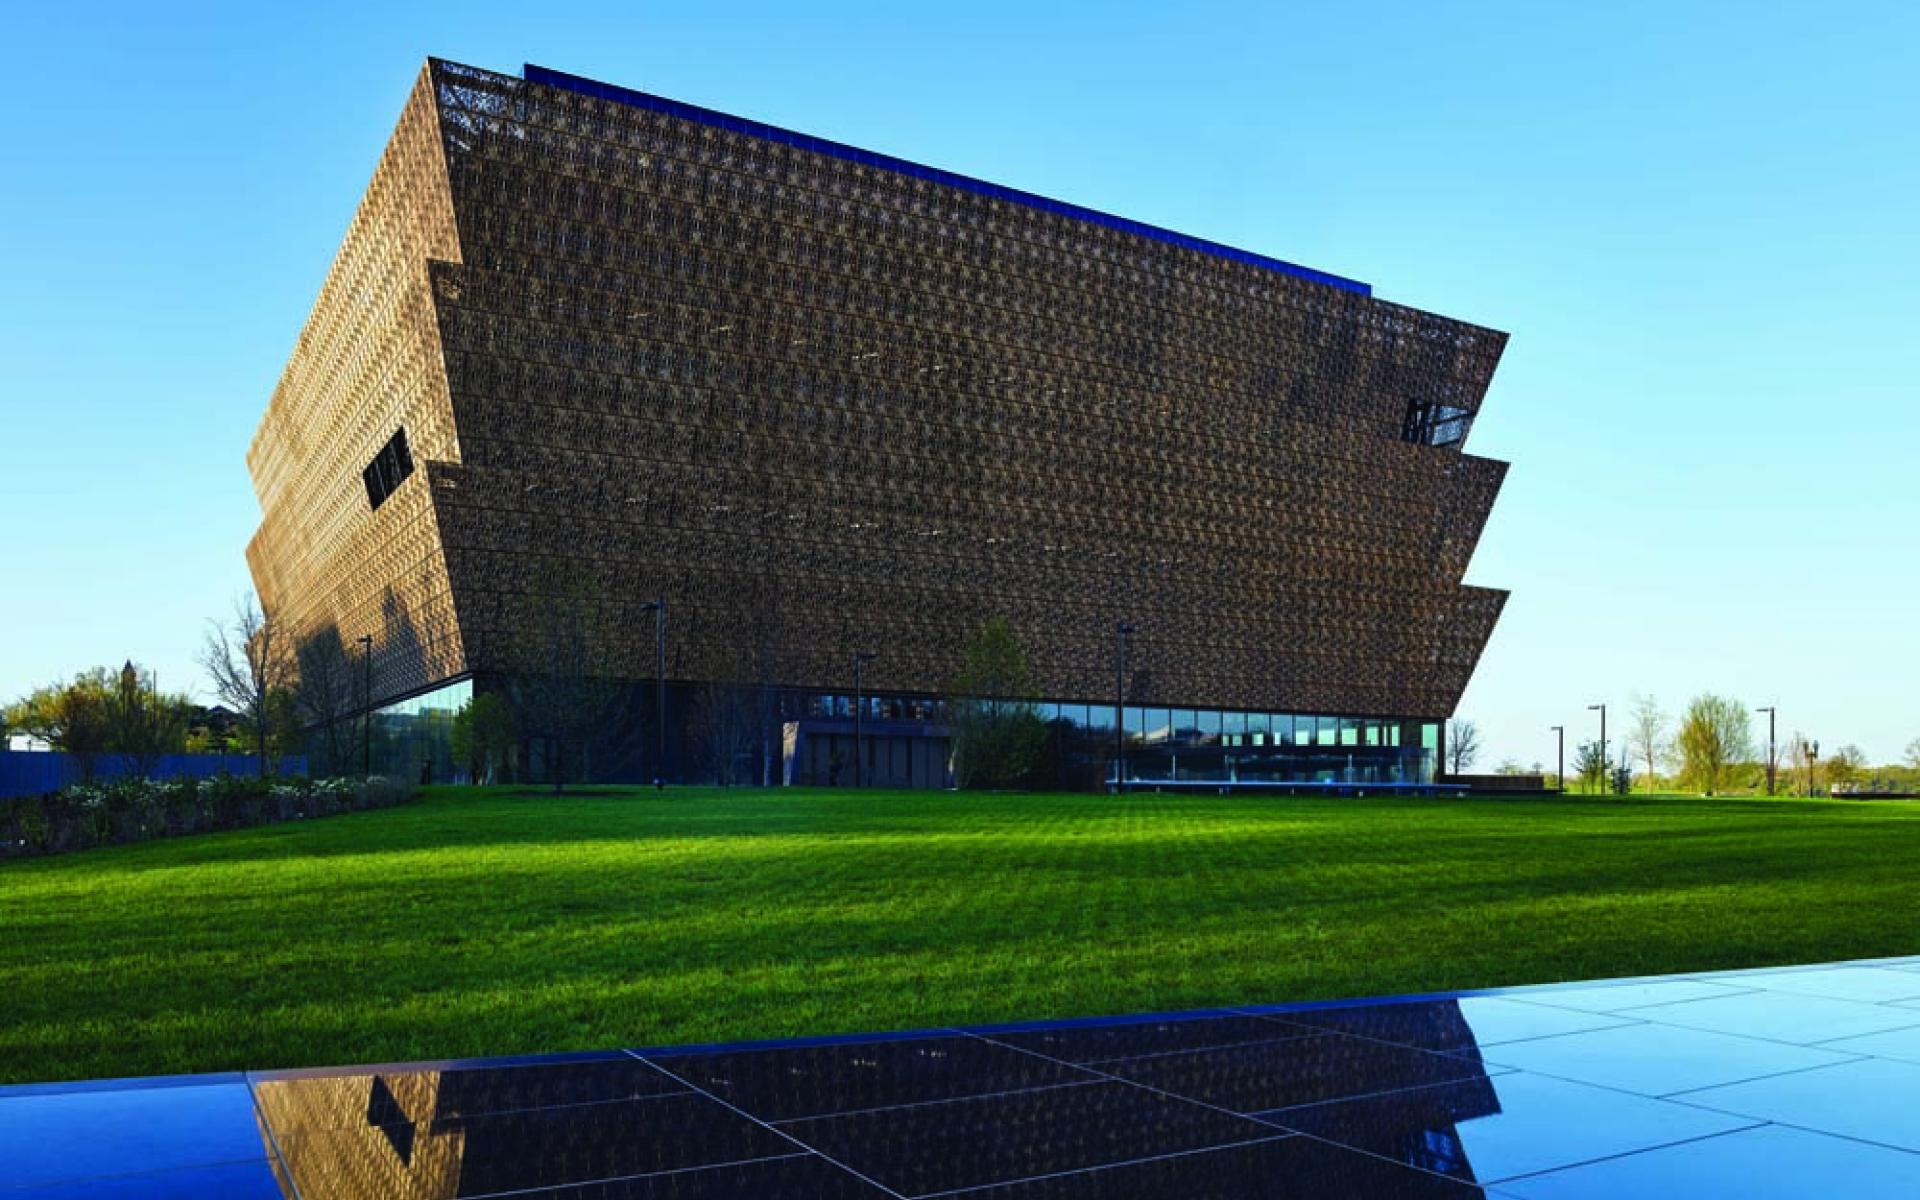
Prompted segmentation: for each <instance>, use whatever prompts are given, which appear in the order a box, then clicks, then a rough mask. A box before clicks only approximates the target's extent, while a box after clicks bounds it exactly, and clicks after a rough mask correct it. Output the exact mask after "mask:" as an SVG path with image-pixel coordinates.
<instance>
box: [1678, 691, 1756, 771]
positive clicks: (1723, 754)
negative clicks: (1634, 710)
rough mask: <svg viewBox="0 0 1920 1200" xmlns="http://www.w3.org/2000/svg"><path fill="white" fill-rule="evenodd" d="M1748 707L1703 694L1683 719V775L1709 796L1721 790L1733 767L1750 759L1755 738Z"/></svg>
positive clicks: (1680, 742)
mask: <svg viewBox="0 0 1920 1200" xmlns="http://www.w3.org/2000/svg"><path fill="white" fill-rule="evenodd" d="M1747 722H1748V716H1747V706H1746V705H1744V704H1741V703H1740V702H1739V701H1737V700H1734V699H1731V698H1729V697H1726V696H1716V695H1714V694H1713V693H1712V692H1703V693H1701V694H1700V695H1698V696H1695V697H1694V698H1693V700H1692V702H1691V703H1689V704H1688V705H1687V711H1686V714H1685V715H1684V716H1682V717H1681V718H1680V736H1679V738H1678V746H1679V750H1680V774H1681V777H1682V778H1683V779H1685V780H1687V781H1688V782H1689V783H1691V784H1693V785H1694V786H1696V787H1698V788H1699V789H1700V790H1701V791H1702V792H1703V793H1705V794H1706V795H1709V796H1711V795H1713V794H1714V793H1715V792H1717V791H1718V790H1719V789H1720V784H1721V782H1722V780H1723V779H1724V778H1725V776H1726V772H1727V767H1728V765H1729V764H1731V763H1735V762H1738V761H1740V760H1741V759H1744V758H1747V757H1749V756H1751V754H1752V753H1753V735H1752V733H1751V731H1750V730H1749V727H1748V723H1747Z"/></svg>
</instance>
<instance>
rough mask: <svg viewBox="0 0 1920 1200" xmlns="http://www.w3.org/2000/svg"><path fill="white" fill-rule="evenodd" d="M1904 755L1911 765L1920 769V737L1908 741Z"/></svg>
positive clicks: (1917, 769)
mask: <svg viewBox="0 0 1920 1200" xmlns="http://www.w3.org/2000/svg"><path fill="white" fill-rule="evenodd" d="M1904 757H1905V759H1906V762H1907V765H1908V766H1909V767H1912V768H1913V769H1914V770H1916V771H1920V737H1917V738H1915V739H1913V740H1912V741H1910V742H1908V743H1907V750H1906V754H1905V755H1904Z"/></svg>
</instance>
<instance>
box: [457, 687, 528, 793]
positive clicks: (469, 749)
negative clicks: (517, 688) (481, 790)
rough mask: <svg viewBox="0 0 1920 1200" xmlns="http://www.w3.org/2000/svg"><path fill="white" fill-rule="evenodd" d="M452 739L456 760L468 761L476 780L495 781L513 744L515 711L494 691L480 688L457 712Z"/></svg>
mask: <svg viewBox="0 0 1920 1200" xmlns="http://www.w3.org/2000/svg"><path fill="white" fill-rule="evenodd" d="M448 742H449V744H450V748H451V750H452V752H453V761H454V762H455V763H464V764H466V767H467V778H469V779H471V780H472V781H473V782H474V783H492V782H493V781H494V778H495V771H496V768H497V767H498V766H499V765H500V764H501V763H502V762H504V761H505V759H506V756H507V750H508V749H509V748H510V747H512V745H513V713H512V711H511V710H509V709H508V708H507V702H506V701H505V700H502V699H501V698H500V697H499V695H497V694H496V693H494V692H480V693H479V694H477V695H475V696H474V698H473V699H471V700H469V701H467V702H466V703H465V704H462V705H461V706H460V710H459V711H458V712H456V713H454V714H453V728H452V729H451V730H450V731H449V735H448Z"/></svg>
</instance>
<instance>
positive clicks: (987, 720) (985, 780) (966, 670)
mask: <svg viewBox="0 0 1920 1200" xmlns="http://www.w3.org/2000/svg"><path fill="white" fill-rule="evenodd" d="M951 692H952V696H951V698H950V699H949V700H948V702H947V727H948V730H949V731H950V734H951V736H952V738H953V764H954V774H955V776H956V777H957V780H958V782H959V784H960V786H961V787H965V788H1004V787H1009V786H1011V785H1013V784H1015V783H1018V782H1019V781H1020V780H1022V779H1024V778H1026V776H1027V775H1028V774H1029V773H1030V772H1031V771H1032V770H1033V768H1034V765H1035V764H1036V763H1037V762H1038V761H1039V758H1040V751H1041V748H1042V747H1043V746H1044V745H1045V743H1046V737H1047V730H1046V726H1045V725H1044V724H1043V723H1042V722H1041V720H1040V710H1039V708H1038V707H1037V706H1035V704H1034V703H1033V701H1032V699H1031V695H1032V690H1031V681H1030V677H1029V675H1028V671H1027V654H1026V650H1025V649H1024V648H1023V647H1022V646H1021V645H1020V639H1019V638H1018V637H1017V636H1015V634H1014V632H1013V627H1012V626H1011V625H1009V624H1008V623H1007V621H1006V619H1005V618H1003V617H995V618H993V619H992V620H990V621H988V622H987V623H986V624H985V625H983V626H981V627H980V632H979V633H977V634H976V635H974V638H973V641H972V642H970V643H969V644H968V645H967V649H966V654H965V657H964V659H963V660H962V663H961V667H960V671H959V673H958V674H957V675H955V676H954V678H953V685H952V688H951Z"/></svg>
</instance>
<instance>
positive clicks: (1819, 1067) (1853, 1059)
mask: <svg viewBox="0 0 1920 1200" xmlns="http://www.w3.org/2000/svg"><path fill="white" fill-rule="evenodd" d="M1872 1057H1873V1055H1871V1054H1855V1055H1851V1056H1849V1057H1847V1058H1844V1059H1842V1060H1841V1061H1839V1062H1830V1063H1815V1064H1814V1065H1812V1066H1810V1067H1788V1068H1787V1069H1786V1070H1784V1071H1765V1072H1762V1073H1761V1074H1759V1075H1747V1076H1743V1077H1742V1078H1739V1079H1729V1080H1727V1081H1726V1082H1725V1083H1706V1084H1702V1085H1700V1086H1699V1087H1690V1088H1680V1089H1678V1090H1676V1091H1671V1092H1661V1093H1660V1094H1659V1095H1658V1096H1656V1097H1654V1099H1656V1100H1671V1099H1673V1098H1675V1097H1676V1096H1689V1095H1692V1094H1693V1093H1694V1092H1710V1091H1712V1090H1713V1089H1715V1088H1723V1087H1739V1086H1740V1085H1741V1084H1743V1083H1756V1082H1758V1081H1759V1080H1762V1079H1780V1078H1783V1077H1785V1076H1788V1075H1805V1074H1806V1073H1807V1072H1809V1071H1824V1070H1826V1069H1827V1068H1828V1067H1850V1066H1852V1065H1853V1064H1854V1063H1859V1062H1866V1061H1867V1060H1868V1059H1870V1058H1872ZM1536 1074H1545V1072H1544V1071H1541V1072H1536ZM1556 1078H1557V1076H1556Z"/></svg>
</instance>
